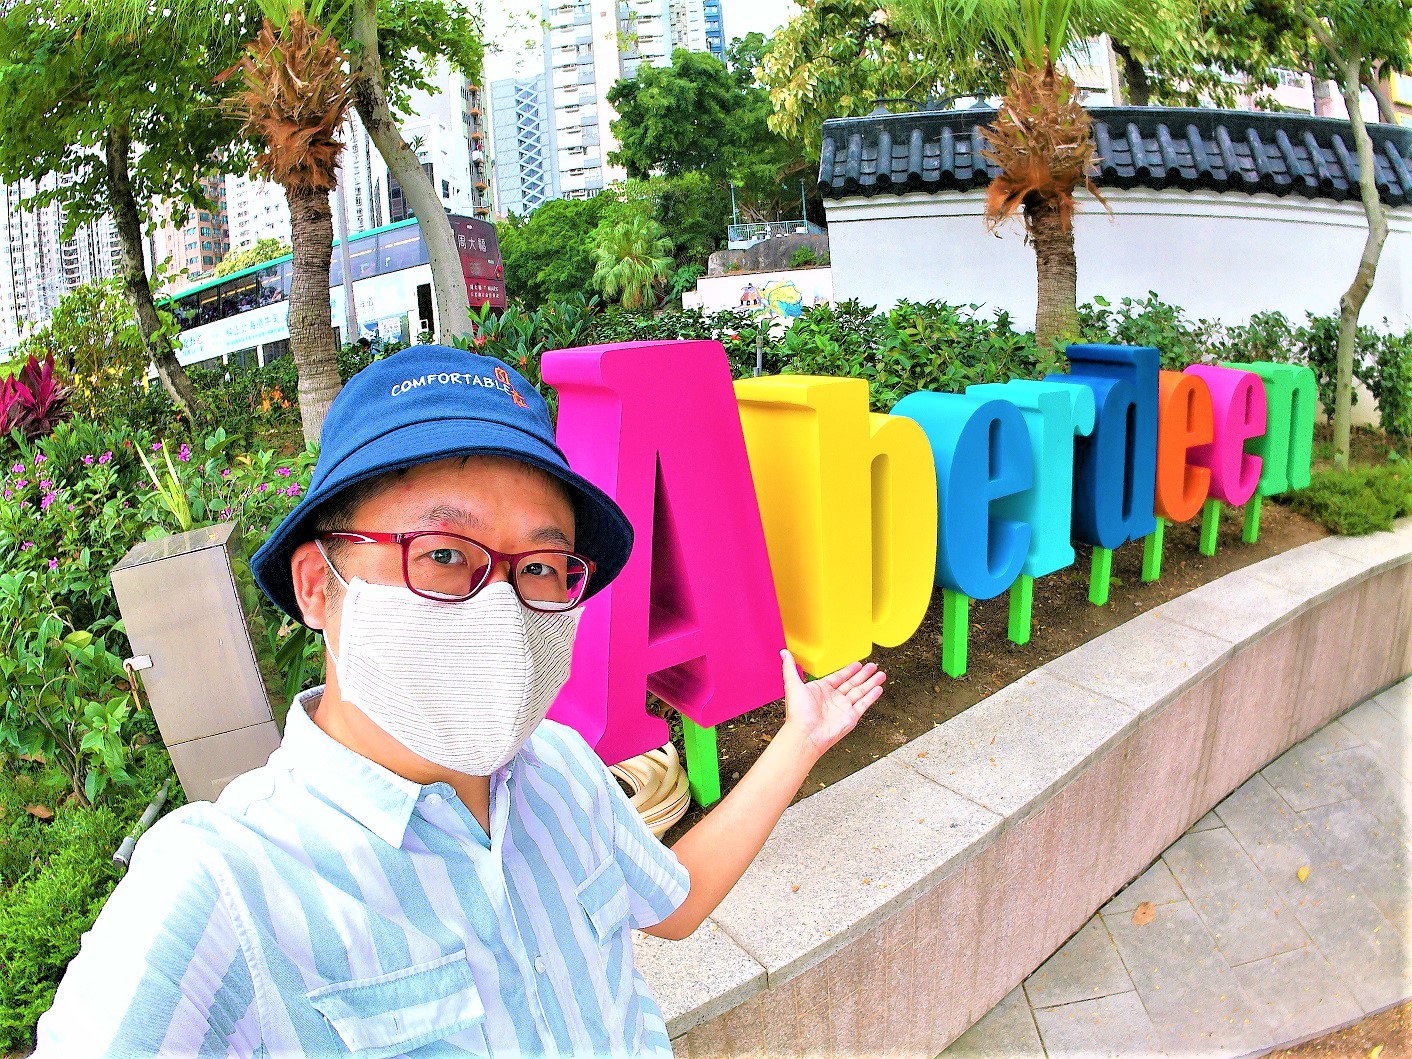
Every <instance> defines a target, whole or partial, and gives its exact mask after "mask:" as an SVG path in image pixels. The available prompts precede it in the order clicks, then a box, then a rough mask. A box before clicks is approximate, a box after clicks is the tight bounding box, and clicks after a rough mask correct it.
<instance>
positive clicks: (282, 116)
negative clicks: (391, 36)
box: [221, 0, 350, 441]
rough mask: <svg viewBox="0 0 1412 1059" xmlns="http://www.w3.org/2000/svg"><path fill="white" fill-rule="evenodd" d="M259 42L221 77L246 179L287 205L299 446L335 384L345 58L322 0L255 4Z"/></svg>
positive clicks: (312, 435) (312, 437)
mask: <svg viewBox="0 0 1412 1059" xmlns="http://www.w3.org/2000/svg"><path fill="white" fill-rule="evenodd" d="M260 6H261V10H262V11H263V13H264V16H265V17H264V20H263V25H262V26H261V28H260V33H259V36H257V37H256V38H255V40H254V41H252V42H251V43H250V44H249V45H248V46H247V48H246V51H245V54H244V56H242V57H241V59H240V62H239V63H237V64H236V65H235V66H233V67H231V69H229V70H227V71H226V72H225V73H224V74H222V75H221V76H222V77H227V76H230V75H232V74H234V73H235V72H236V71H237V70H238V71H239V72H240V74H241V76H242V83H241V87H240V89H239V90H238V91H237V92H236V93H235V94H234V95H233V96H232V97H231V101H230V107H231V109H232V111H233V112H234V113H236V114H237V115H238V116H239V117H242V118H243V119H244V120H245V132H246V133H248V134H250V135H251V136H252V137H253V138H254V139H255V140H256V141H257V142H258V143H259V144H260V145H261V148H262V149H261V151H260V153H259V155H257V156H256V158H255V162H254V165H253V169H254V172H256V173H258V174H259V175H260V176H262V177H265V178H267V179H269V180H271V181H273V182H275V183H277V184H279V185H280V187H282V188H284V194H285V197H286V198H287V199H288V200H289V219H290V234H291V241H292V243H293V250H294V277H293V284H292V286H291V288H290V294H289V349H290V353H291V354H292V355H293V357H294V363H295V365H296V366H297V368H298V370H299V413H300V417H301V420H302V423H303V427H304V438H305V440H306V441H317V440H318V437H319V430H320V428H321V427H322V425H323V421H324V415H325V413H326V412H327V411H328V407H329V405H330V404H331V403H332V401H333V399H334V397H335V396H336V395H337V394H338V391H339V389H340V388H341V387H342V382H341V381H340V379H339V375H338V347H337V346H336V345H335V343H334V334H333V322H332V320H331V318H330V315H329V264H330V262H331V261H332V258H333V209H332V207H331V206H330V204H329V192H331V191H332V190H333V189H334V188H335V187H337V185H338V156H339V152H340V151H341V150H342V144H341V143H339V141H338V139H337V137H336V136H335V132H336V131H337V129H338V127H339V125H341V124H342V123H343V119H344V116H345V114H346V112H347V110H348V106H349V98H350V97H349V87H348V75H347V72H346V71H347V67H348V65H349V62H350V59H349V56H348V55H347V53H346V52H344V51H343V49H342V48H340V47H339V45H338V42H337V41H336V40H334V39H333V38H332V37H331V36H330V35H329V34H328V33H327V32H326V31H325V30H324V29H322V28H320V26H319V24H318V22H319V19H320V18H321V16H322V8H323V0H307V3H306V0H261V5H260Z"/></svg>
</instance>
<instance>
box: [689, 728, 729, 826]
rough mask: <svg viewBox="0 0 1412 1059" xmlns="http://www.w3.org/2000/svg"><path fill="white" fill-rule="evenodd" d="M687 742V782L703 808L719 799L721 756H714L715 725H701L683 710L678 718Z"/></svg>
mask: <svg viewBox="0 0 1412 1059" xmlns="http://www.w3.org/2000/svg"><path fill="white" fill-rule="evenodd" d="M681 733H682V738H683V740H684V741H685V743H686V784H687V787H688V789H689V790H690V791H691V796H692V798H694V799H695V800H696V804H697V805H699V806H701V808H703V809H706V808H709V807H710V806H713V805H715V804H716V803H717V802H719V801H720V800H721V760H720V758H719V757H717V756H716V729H715V728H702V727H701V726H700V725H699V724H697V723H696V722H695V721H693V720H692V719H691V718H690V717H688V716H686V714H682V718H681Z"/></svg>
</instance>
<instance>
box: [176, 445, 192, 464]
mask: <svg viewBox="0 0 1412 1059" xmlns="http://www.w3.org/2000/svg"><path fill="white" fill-rule="evenodd" d="M177 459H179V460H181V462H182V463H190V462H191V446H190V445H188V444H186V442H182V445H181V448H179V449H177Z"/></svg>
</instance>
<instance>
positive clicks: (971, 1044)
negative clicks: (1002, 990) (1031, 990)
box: [939, 986, 1044, 1059]
mask: <svg viewBox="0 0 1412 1059" xmlns="http://www.w3.org/2000/svg"><path fill="white" fill-rule="evenodd" d="M939 1059H1044V1045H1043V1044H1041V1043H1040V1040H1039V1031H1038V1030H1037V1029H1035V1024H1034V1015H1032V1014H1031V1013H1030V1006H1029V1004H1027V1003H1026V1002H1025V991H1024V989H1023V988H1022V987H1021V986H1016V987H1015V988H1014V989H1012V990H1010V992H1009V993H1008V994H1006V996H1005V999H1004V1000H1002V1001H1001V1002H1000V1003H999V1004H996V1005H995V1007H993V1008H991V1009H990V1010H989V1011H987V1012H986V1013H985V1015H984V1016H982V1018H981V1020H980V1021H979V1022H977V1023H976V1024H975V1025H974V1026H972V1027H971V1028H970V1029H968V1030H967V1031H966V1032H965V1033H963V1034H961V1036H959V1037H957V1038H956V1040H954V1041H952V1042H951V1044H950V1046H949V1047H948V1048H947V1049H946V1051H944V1052H942V1053H941V1056H940V1057H939Z"/></svg>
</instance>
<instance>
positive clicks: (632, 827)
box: [594, 754, 691, 929]
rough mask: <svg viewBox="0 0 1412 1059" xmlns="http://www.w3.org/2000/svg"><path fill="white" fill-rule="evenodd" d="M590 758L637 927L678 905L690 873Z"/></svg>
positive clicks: (686, 890)
mask: <svg viewBox="0 0 1412 1059" xmlns="http://www.w3.org/2000/svg"><path fill="white" fill-rule="evenodd" d="M594 760H596V761H598V767H599V768H600V769H601V770H602V772H603V779H604V781H605V782H606V783H607V785H608V799H609V802H610V803H611V804H612V807H613V857H614V859H615V860H617V862H618V867H619V868H620V869H622V872H623V878H625V879H626V880H627V883H628V921H629V923H630V924H631V925H632V926H634V927H637V928H639V929H641V928H643V927H650V926H653V925H654V924H656V923H660V922H662V920H664V919H666V918H667V917H668V916H669V915H671V914H672V913H673V912H675V911H676V910H677V909H678V908H680V907H681V904H682V902H683V901H685V900H686V896H687V894H688V893H689V892H690V890H691V875H690V873H688V872H687V870H686V868H685V867H684V866H683V865H682V862H681V861H679V860H677V855H676V854H675V853H673V852H672V851H671V850H670V849H668V848H667V847H666V846H665V845H663V843H662V840H661V839H659V838H658V837H657V836H656V835H654V834H653V833H652V829H651V828H649V827H648V826H647V824H645V823H644V822H643V819H642V817H641V816H640V815H639V814H638V811H637V810H636V809H634V808H633V804H632V801H631V800H630V799H629V798H628V796H627V795H626V794H624V793H623V789H622V788H621V787H619V786H618V781H617V780H616V779H614V778H613V774H612V773H611V772H609V771H608V769H607V766H605V765H604V764H603V762H602V761H601V760H600V759H599V758H598V755H596V754H595V755H594Z"/></svg>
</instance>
